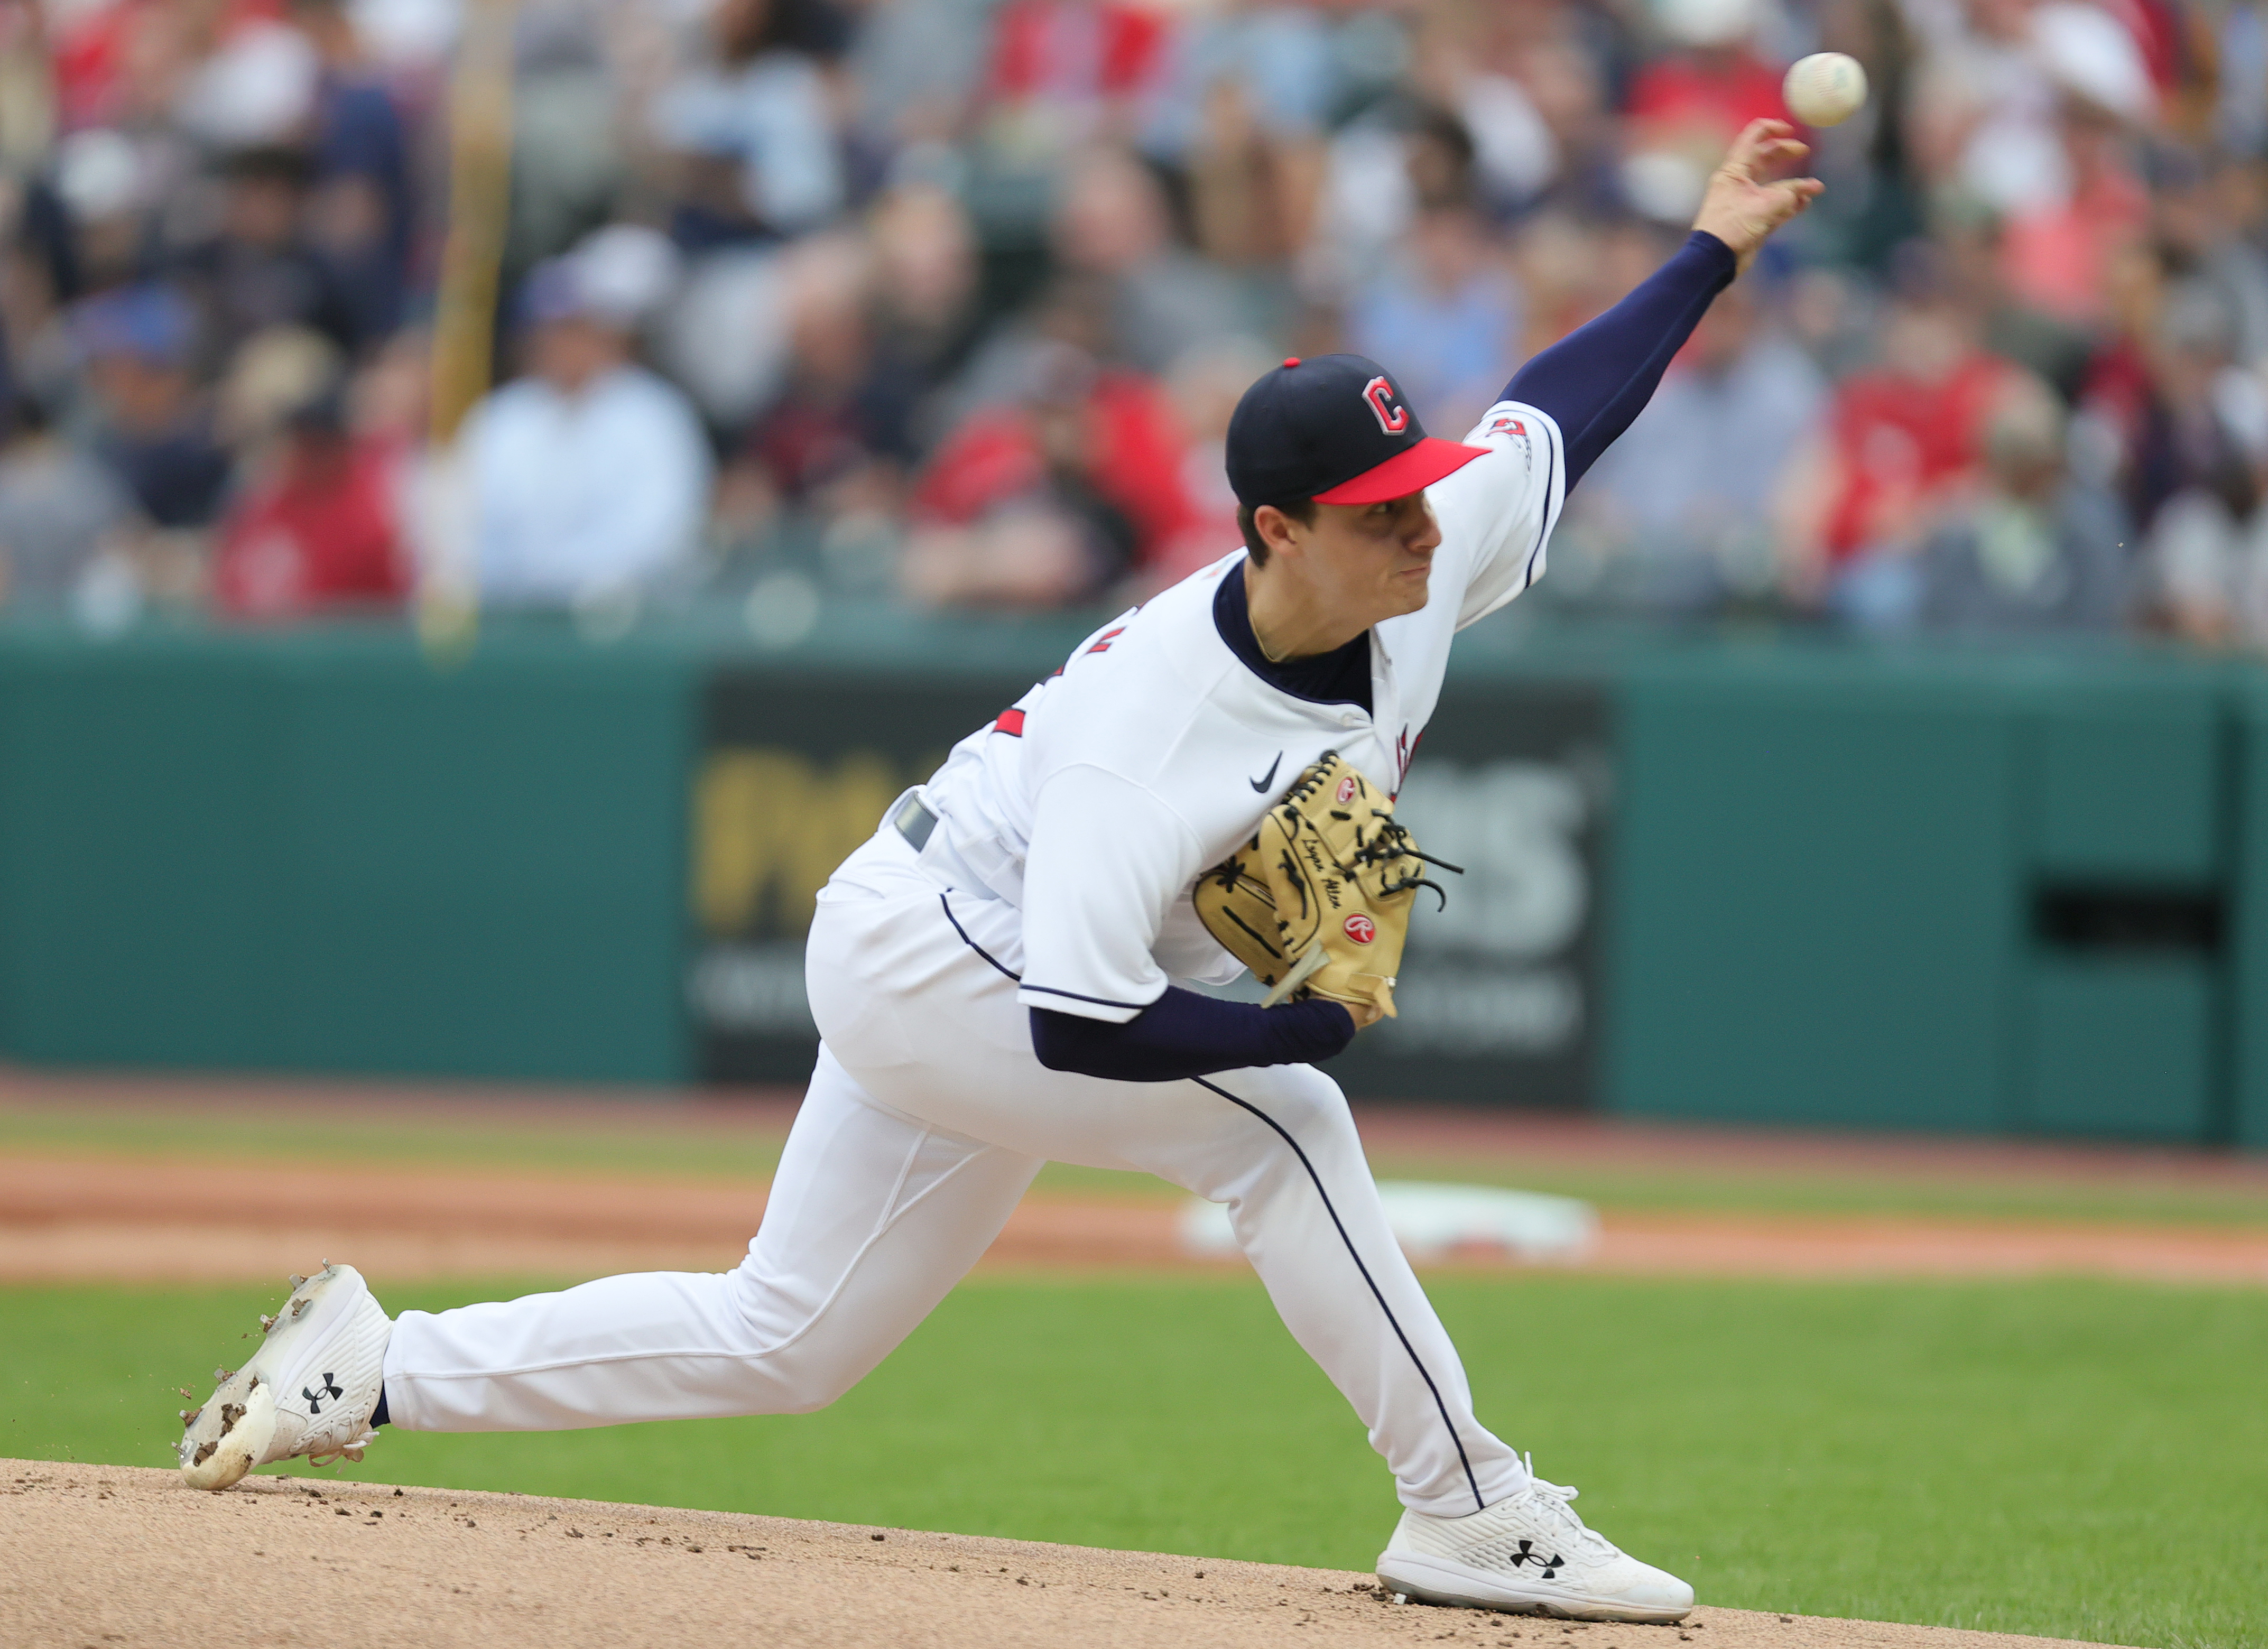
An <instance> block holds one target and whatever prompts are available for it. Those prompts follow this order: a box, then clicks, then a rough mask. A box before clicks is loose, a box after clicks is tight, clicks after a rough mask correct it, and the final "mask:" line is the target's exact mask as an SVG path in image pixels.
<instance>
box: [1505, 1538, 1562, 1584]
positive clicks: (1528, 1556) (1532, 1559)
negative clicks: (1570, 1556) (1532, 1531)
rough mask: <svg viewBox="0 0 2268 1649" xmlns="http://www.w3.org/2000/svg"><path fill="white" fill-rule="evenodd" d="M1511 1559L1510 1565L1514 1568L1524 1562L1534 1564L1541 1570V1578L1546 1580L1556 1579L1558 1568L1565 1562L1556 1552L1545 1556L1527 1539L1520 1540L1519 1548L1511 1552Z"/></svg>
mask: <svg viewBox="0 0 2268 1649" xmlns="http://www.w3.org/2000/svg"><path fill="white" fill-rule="evenodd" d="M1511 1561H1512V1566H1513V1568H1515V1569H1517V1568H1519V1567H1520V1565H1521V1564H1524V1563H1532V1564H1535V1566H1536V1567H1537V1568H1539V1569H1541V1570H1543V1578H1544V1579H1546V1580H1557V1579H1558V1578H1559V1571H1560V1569H1561V1568H1563V1567H1564V1566H1565V1564H1566V1562H1567V1560H1566V1559H1565V1557H1560V1556H1559V1555H1558V1554H1557V1553H1556V1552H1555V1553H1553V1554H1552V1555H1551V1556H1550V1557H1545V1556H1544V1555H1543V1553H1542V1552H1540V1551H1537V1550H1535V1542H1533V1541H1527V1540H1523V1541H1521V1542H1520V1550H1518V1551H1516V1552H1514V1553H1513V1554H1512V1560H1511Z"/></svg>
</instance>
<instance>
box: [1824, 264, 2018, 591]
mask: <svg viewBox="0 0 2268 1649" xmlns="http://www.w3.org/2000/svg"><path fill="white" fill-rule="evenodd" d="M1901 252H1902V254H1903V255H1902V257H1901V260H1900V280H1901V290H1900V291H1898V292H1897V294H1896V298H1895V300H1894V301H1893V302H1892V303H1891V304H1890V306H1889V308H1888V309H1887V311H1886V312H1885V313H1884V315H1883V317H1882V321H1881V348H1880V355H1881V358H1880V363H1879V364H1877V365H1876V366H1874V368H1873V369H1872V370H1870V371H1866V372H1859V373H1856V374H1854V375H1853V376H1852V377H1851V378H1849V379H1845V380H1844V382H1843V383H1842V384H1841V385H1839V386H1837V391H1836V394H1835V400H1834V404H1833V407H1832V409H1831V410H1830V414H1829V417H1828V422H1827V426H1826V429H1825V431H1824V433H1823V437H1822V438H1818V439H1816V440H1815V442H1814V443H1813V446H1812V451H1811V453H1809V454H1808V457H1807V458H1806V459H1804V460H1800V463H1799V467H1798V469H1797V470H1796V472H1795V473H1794V474H1793V475H1792V477H1791V483H1790V484H1791V488H1792V490H1793V494H1794V497H1793V500H1792V502H1791V504H1790V505H1789V510H1790V517H1791V531H1792V534H1793V536H1792V539H1791V542H1790V548H1791V549H1792V551H1793V554H1794V556H1795V557H1796V567H1795V578H1796V588H1797V590H1798V592H1799V593H1800V595H1801V596H1802V597H1803V598H1805V599H1823V600H1825V602H1826V604H1827V606H1828V607H1829V609H1830V611H1832V612H1834V613H1835V614H1836V615H1838V616H1839V617H1841V618H1842V619H1844V620H1845V621H1846V622H1852V623H1854V624H1857V625H1859V626H1860V627H1861V628H1868V629H1874V628H1881V629H1898V628H1903V627H1904V626H1906V625H1908V624H1910V623H1911V622H1912V621H1913V617H1914V613H1915V610H1916V603H1917V601H1918V597H1919V593H1920V589H1919V585H1918V581H1917V575H1916V570H1915V567H1914V564H1913V555H1914V552H1915V551H1916V550H1917V549H1918V548H1919V547H1920V545H1921V543H1922V541H1924V540H1925V539H1926V537H1927V536H1928V535H1929V534H1930V533H1931V532H1932V531H1933V530H1934V528H1935V527H1936V526H1937V524H1938V523H1937V518H1938V515H1939V512H1940V511H1941V510H1942V509H1943V508H1944V507H1945V506H1946V504H1948V502H1950V501H1951V500H1952V499H1953V498H1954V497H1955V496H1956V495H1958V494H1959V493H1961V492H1962V490H1964V489H1966V488H1967V487H1968V486H1969V484H1970V482H1971V481H1972V480H1973V478H1974V471H1975V467H1976V464H1977V456H1978V454H1979V453H1981V452H1982V451H1983V445H1984V443H1983V431H1984V427H1985V418H1986V416H1988V415H1989V413H1990V411H1991V409H1992V407H1993V405H1994V404H1995V403H1996V401H1997V398H1998V397H1999V394H2000V393H2001V391H2002V388H2003V386H2004V385H2005V384H2006V382H2007V375H2008V373H2009V372H2011V371H2012V370H2013V369H2012V368H2011V367H2010V366H2009V365H2008V364H2007V362H2005V361H2002V360H2000V359H1999V358H1997V357H1994V356H1992V355H1989V354H1987V353H1985V350H1983V349H1982V348H1981V347H1979V345H1978V342H1977V318H1976V316H1975V314H1974V313H1973V312H1972V311H1971V310H1970V308H1969V307H1968V306H1966V305H1964V304H1963V303H1962V301H1961V300H1960V298H1959V296H1958V295H1957V293H1956V292H1955V290H1954V289H1953V287H1952V285H1951V283H1950V282H1949V280H1948V270H1947V268H1946V265H1945V263H1944V261H1943V260H1942V258H1941V257H1940V255H1939V254H1938V253H1937V252H1936V249H1935V248H1933V247H1927V246H1920V245H1909V246H1908V247H1904V248H1901Z"/></svg>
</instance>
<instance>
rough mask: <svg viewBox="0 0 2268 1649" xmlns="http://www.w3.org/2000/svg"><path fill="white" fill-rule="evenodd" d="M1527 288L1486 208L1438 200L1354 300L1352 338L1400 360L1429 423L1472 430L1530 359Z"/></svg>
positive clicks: (1376, 356) (1407, 387)
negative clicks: (1483, 216)
mask: <svg viewBox="0 0 2268 1649" xmlns="http://www.w3.org/2000/svg"><path fill="white" fill-rule="evenodd" d="M1523 327H1524V322H1523V319H1522V316H1521V304H1520V294H1519V291H1518V289H1517V288H1515V287H1514V286H1513V282H1512V277H1511V275H1510V272H1509V271H1508V270H1507V269H1506V268H1505V267H1504V262H1503V260H1502V258H1501V256H1500V254H1499V253H1498V251H1497V248H1496V247H1495V246H1494V244H1493V243H1492V242H1491V239H1490V237H1489V235H1488V233H1487V232H1486V230H1485V228H1484V225H1482V223H1481V221H1480V218H1479V215H1478V214H1477V213H1476V212H1475V211H1474V210H1473V209H1472V207H1471V206H1469V205H1468V204H1467V203H1466V202H1462V201H1458V200H1448V201H1440V202H1430V203H1428V204H1427V205H1425V207H1423V208H1422V209H1421V210H1419V211H1418V216H1417V220H1416V221H1415V222H1414V223H1412V224H1411V225H1410V230H1409V232H1408V234H1407V235H1406V236H1405V237H1404V238H1403V248H1402V254H1401V255H1400V256H1397V257H1396V258H1395V259H1394V260H1393V261H1391V262H1390V263H1389V264H1388V266H1387V269H1386V270H1385V271H1384V273H1383V274H1381V276H1380V277H1379V278H1378V279H1377V280H1375V281H1373V282H1372V283H1371V284H1370V285H1369V287H1368V288H1367V289H1366V291H1362V292H1360V293H1359V294H1358V295H1357V296H1356V297H1355V298H1354V299H1353V301H1352V302H1351V303H1350V304H1349V305H1348V306H1347V315H1346V332H1347V342H1348V344H1349V346H1350V347H1351V348H1352V349H1353V350H1355V351H1356V352H1357V353H1358V354H1361V355H1367V356H1369V357H1371V358H1372V359H1373V360H1377V361H1391V362H1393V363H1394V371H1395V375H1396V376H1397V377H1398V378H1399V379H1400V380H1401V383H1402V387H1403V393H1404V394H1407V395H1408V396H1409V397H1410V405H1411V406H1413V407H1415V408H1416V409H1418V416H1419V417H1420V418H1422V419H1424V420H1425V426H1426V427H1427V428H1428V429H1434V430H1445V431H1446V430H1454V431H1459V432H1460V433H1462V431H1465V430H1468V429H1469V428H1471V427H1472V424H1473V422H1474V420H1475V419H1476V418H1478V417H1479V416H1480V415H1481V413H1482V412H1483V411H1484V410H1485V409H1487V407H1488V405H1489V403H1490V402H1491V401H1494V400H1495V399H1496V398H1497V396H1498V395H1499V394H1502V393H1503V391H1504V383H1505V379H1506V377H1507V376H1509V375H1510V373H1511V372H1512V369H1513V367H1515V366H1517V365H1518V364H1520V361H1521V353H1520V342H1521V335H1522V331H1523Z"/></svg>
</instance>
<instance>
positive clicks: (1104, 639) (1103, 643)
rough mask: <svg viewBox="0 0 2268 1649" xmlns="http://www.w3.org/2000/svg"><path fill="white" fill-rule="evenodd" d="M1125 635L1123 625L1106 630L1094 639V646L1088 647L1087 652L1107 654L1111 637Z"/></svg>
mask: <svg viewBox="0 0 2268 1649" xmlns="http://www.w3.org/2000/svg"><path fill="white" fill-rule="evenodd" d="M1125 633H1126V626H1125V625H1123V624H1121V625H1120V626H1119V627H1118V628H1117V629H1106V630H1104V631H1103V632H1102V634H1101V635H1100V636H1097V637H1095V638H1094V645H1093V646H1092V647H1089V648H1088V649H1087V651H1088V652H1109V651H1110V638H1111V637H1113V636H1123V635H1124V634H1125Z"/></svg>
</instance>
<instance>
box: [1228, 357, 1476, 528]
mask: <svg viewBox="0 0 2268 1649" xmlns="http://www.w3.org/2000/svg"><path fill="white" fill-rule="evenodd" d="M1488 450H1489V449H1488V448H1486V447H1484V446H1467V445H1463V444H1462V442H1458V441H1441V440H1436V439H1434V438H1432V436H1430V435H1427V434H1426V433H1425V426H1424V425H1423V424H1421V423H1418V415H1417V414H1416V413H1415V412H1414V411H1412V410H1411V409H1410V403H1409V402H1408V401H1405V400H1403V395H1402V389H1401V386H1399V385H1398V384H1396V383H1395V381H1394V375H1393V374H1392V373H1391V372H1388V371H1387V370H1386V369H1385V368H1384V367H1382V366H1381V365H1380V364H1378V363H1377V362H1375V361H1373V360H1371V359H1369V358H1367V357H1364V356H1360V355H1319V356H1316V357H1314V358H1312V359H1310V360H1305V361H1303V360H1300V358H1298V357H1296V356H1295V357H1292V359H1290V360H1288V361H1285V363H1284V364H1283V365H1281V366H1279V367H1278V368H1276V370H1275V371H1273V372H1268V373H1266V374H1264V375H1263V377H1261V379H1259V380H1258V381H1257V382H1256V383H1255V384H1254V385H1253V386H1252V387H1251V388H1249V389H1248V390H1246V391H1245V392H1244V398H1243V399H1242V400H1241V401H1238V402H1237V403H1236V413H1235V416H1233V417H1232V418H1230V419H1229V421H1228V484H1229V487H1230V488H1231V490H1233V491H1234V492H1235V494H1236V501H1237V502H1238V503H1239V504H1243V505H1245V506H1246V507H1247V508H1248V509H1257V508H1258V507H1259V506H1260V505H1262V504H1291V503H1293V502H1296V501H1297V500H1299V499H1301V498H1313V499H1315V500H1316V501H1317V502H1319V503H1322V504H1380V503H1383V502H1384V501H1385V500H1387V499H1388V498H1399V497H1404V496H1405V495H1407V494H1409V493H1412V492H1420V491H1423V490H1425V488H1427V487H1430V486H1432V484H1433V483H1434V482H1437V481H1439V480H1440V479H1441V478H1442V477H1443V476H1444V475H1450V474H1452V473H1453V472H1454V471H1456V470H1458V469H1461V468H1462V467H1464V466H1465V465H1467V464H1469V463H1471V462H1472V461H1473V460H1475V459H1476V458H1479V457H1482V456H1484V454H1485V453H1487V452H1488Z"/></svg>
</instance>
